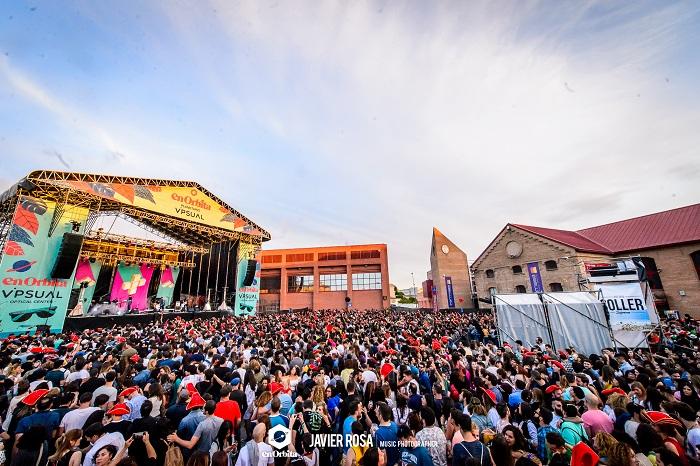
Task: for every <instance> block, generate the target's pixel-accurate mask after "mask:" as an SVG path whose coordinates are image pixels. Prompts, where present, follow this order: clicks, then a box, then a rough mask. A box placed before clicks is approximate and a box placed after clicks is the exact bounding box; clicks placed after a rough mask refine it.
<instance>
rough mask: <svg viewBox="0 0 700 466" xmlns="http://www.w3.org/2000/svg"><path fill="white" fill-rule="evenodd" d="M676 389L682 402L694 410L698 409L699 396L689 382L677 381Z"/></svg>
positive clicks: (699, 403)
mask: <svg viewBox="0 0 700 466" xmlns="http://www.w3.org/2000/svg"><path fill="white" fill-rule="evenodd" d="M678 391H679V392H680V398H681V401H682V402H683V403H685V404H687V405H688V406H690V407H691V408H693V410H694V411H700V397H699V396H698V393H697V392H696V391H695V387H693V384H692V383H691V382H688V381H685V380H681V381H680V382H679V383H678Z"/></svg>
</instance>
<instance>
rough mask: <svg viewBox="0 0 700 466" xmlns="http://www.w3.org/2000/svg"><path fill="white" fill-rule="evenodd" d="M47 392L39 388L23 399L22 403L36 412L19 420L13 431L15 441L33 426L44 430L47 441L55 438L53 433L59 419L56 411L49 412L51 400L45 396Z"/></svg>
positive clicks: (59, 421)
mask: <svg viewBox="0 0 700 466" xmlns="http://www.w3.org/2000/svg"><path fill="white" fill-rule="evenodd" d="M49 392H50V391H49V390H47V389H44V388H40V389H38V390H34V391H33V392H31V393H30V394H29V395H27V396H26V397H24V399H23V400H22V403H23V404H25V405H27V406H31V407H34V408H35V409H36V411H35V412H34V413H33V414H30V415H29V416H25V417H23V418H22V419H20V420H19V422H18V423H17V429H16V430H15V439H16V440H19V438H20V437H21V436H22V434H23V433H25V432H27V431H28V430H29V429H31V428H32V427H34V426H41V427H43V428H44V430H45V432H46V435H47V440H50V439H53V438H55V435H54V433H55V431H56V429H58V426H59V424H60V423H61V417H60V415H59V414H58V413H57V412H56V411H53V410H51V404H52V400H51V398H50V397H49V396H47V395H48V394H49Z"/></svg>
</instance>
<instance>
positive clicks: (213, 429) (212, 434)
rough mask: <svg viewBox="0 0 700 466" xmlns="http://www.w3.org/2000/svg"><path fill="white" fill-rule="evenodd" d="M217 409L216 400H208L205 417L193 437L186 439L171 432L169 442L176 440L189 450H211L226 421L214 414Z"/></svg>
mask: <svg viewBox="0 0 700 466" xmlns="http://www.w3.org/2000/svg"><path fill="white" fill-rule="evenodd" d="M193 398H194V396H193ZM215 410H216V402H215V401H214V400H209V401H207V402H206V403H205V405H204V414H205V416H204V419H202V421H201V422H200V423H199V424H198V425H197V428H196V429H195V431H194V433H193V434H192V437H191V438H190V439H189V440H184V439H181V438H180V437H179V436H178V435H177V434H170V435H168V442H174V443H176V444H177V445H180V446H181V447H184V448H186V449H187V450H193V449H196V450H197V451H202V452H209V450H210V449H211V444H212V442H214V440H215V439H216V436H217V434H218V433H219V428H220V427H221V424H222V423H223V422H224V420H223V419H221V418H220V417H218V416H215V415H214V411H215Z"/></svg>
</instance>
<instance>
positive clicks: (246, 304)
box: [233, 243, 260, 316]
mask: <svg viewBox="0 0 700 466" xmlns="http://www.w3.org/2000/svg"><path fill="white" fill-rule="evenodd" d="M238 257H239V260H238V270H237V273H236V285H237V286H236V302H235V303H234V306H233V312H234V315H237V316H245V315H255V312H256V310H257V309H256V308H257V305H258V299H259V298H260V253H258V254H257V255H255V253H254V245H252V244H246V243H240V245H239V247H238ZM249 259H252V260H255V262H256V266H255V278H254V279H253V283H252V284H251V285H250V286H243V280H244V279H245V276H246V272H247V270H248V260H249Z"/></svg>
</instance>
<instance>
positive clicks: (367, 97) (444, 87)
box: [0, 0, 700, 287]
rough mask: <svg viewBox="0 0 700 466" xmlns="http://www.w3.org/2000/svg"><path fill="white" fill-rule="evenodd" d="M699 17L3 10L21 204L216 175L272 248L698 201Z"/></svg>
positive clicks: (105, 6)
mask: <svg viewBox="0 0 700 466" xmlns="http://www.w3.org/2000/svg"><path fill="white" fill-rule="evenodd" d="M699 43H700V3H698V2H673V1H667V2H658V1H634V2H616V1H603V2H584V1H576V2H558V1H547V2H528V1H513V2H505V1H503V2H502V1H483V2H482V1H467V2H464V1H456V2H424V1H392V2H382V1H375V2H362V1H357V2H333V1H323V2H319V1H279V0H273V1H270V2H266V1H230V0H226V1H211V2H209V1H189V2H184V1H174V0H172V1H160V2H158V1H149V2H146V1H138V2H136V1H126V0H120V1H111V2H110V1H98V2H96V1H92V0H90V1H84V2H79V1H75V2H72V1H64V2H46V1H38V0H36V1H30V2H23V1H15V0H8V1H3V2H0V190H4V189H5V188H6V187H7V186H9V185H10V184H11V183H13V182H15V181H16V180H18V179H20V178H21V177H22V176H24V175H26V174H27V173H29V172H30V171H32V170H35V169H40V168H41V169H57V170H68V171H81V172H95V173H109V174H119V175H131V176H143V177H156V178H170V179H186V180H194V181H197V182H199V183H200V184H202V185H203V186H205V187H206V188H207V189H209V190H210V191H212V192H214V193H215V194H217V195H218V196H219V197H221V198H222V199H224V200H225V201H226V202H227V203H229V204H230V205H232V206H233V207H234V208H236V209H237V210H239V211H241V212H242V213H243V214H245V215H246V216H248V217H249V218H251V219H253V220H254V221H255V222H256V223H258V224H260V225H261V226H263V227H264V228H265V229H267V230H268V231H269V232H270V233H271V235H272V238H273V239H272V241H270V242H268V243H265V246H264V247H265V248H282V247H310V246H324V245H345V244H359V243H387V244H388V248H389V273H390V278H391V281H392V283H396V284H397V285H399V287H409V286H411V273H415V277H416V282H417V283H419V282H420V281H422V280H423V279H424V277H425V273H426V271H427V270H428V269H429V254H430V240H431V234H432V227H433V226H435V227H438V228H439V229H440V230H441V231H442V232H443V233H444V234H445V235H446V236H447V237H449V238H450V239H451V240H452V241H453V242H455V243H456V244H458V245H459V246H460V247H461V248H462V249H463V250H464V251H465V252H467V254H468V256H469V257H470V260H473V259H475V258H476V257H477V256H478V255H479V254H480V253H481V251H482V250H483V249H484V248H485V247H486V246H487V245H488V243H489V242H490V241H491V239H493V238H494V237H495V235H496V234H497V233H498V232H499V231H500V229H501V228H502V227H503V226H504V225H505V224H506V223H508V222H512V223H523V224H530V225H538V226H546V227H551V228H563V229H578V228H582V227H588V226H593V225H598V224H603V223H607V222H611V221H615V220H620V219H624V218H630V217H633V216H638V215H644V214H648V213H652V212H657V211H661V210H666V209H671V208H675V207H680V206H684V205H688V204H694V203H697V202H700V182H699V180H700V130H699V128H700V86H699V85H698V82H699V80H700V52H699V51H698V50H699V49H698V47H697V44H699Z"/></svg>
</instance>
